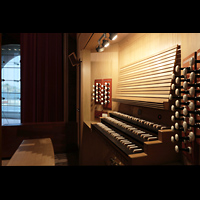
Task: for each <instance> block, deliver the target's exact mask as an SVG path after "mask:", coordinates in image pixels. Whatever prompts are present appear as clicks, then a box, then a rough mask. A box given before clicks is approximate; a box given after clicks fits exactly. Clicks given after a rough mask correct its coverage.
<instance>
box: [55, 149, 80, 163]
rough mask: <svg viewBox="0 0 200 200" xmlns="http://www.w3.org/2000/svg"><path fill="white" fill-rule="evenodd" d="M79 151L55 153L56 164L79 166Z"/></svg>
mask: <svg viewBox="0 0 200 200" xmlns="http://www.w3.org/2000/svg"><path fill="white" fill-rule="evenodd" d="M77 165H78V153H76V152H71V153H60V154H55V166H77Z"/></svg>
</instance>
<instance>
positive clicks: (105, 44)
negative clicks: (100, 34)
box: [102, 33, 110, 47]
mask: <svg viewBox="0 0 200 200" xmlns="http://www.w3.org/2000/svg"><path fill="white" fill-rule="evenodd" d="M104 38H105V39H104V40H103V43H102V46H103V47H108V46H109V45H110V41H109V39H107V38H106V33H104Z"/></svg>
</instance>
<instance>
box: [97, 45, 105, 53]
mask: <svg viewBox="0 0 200 200" xmlns="http://www.w3.org/2000/svg"><path fill="white" fill-rule="evenodd" d="M96 51H97V52H103V51H104V47H102V46H100V45H98V47H97V48H96Z"/></svg>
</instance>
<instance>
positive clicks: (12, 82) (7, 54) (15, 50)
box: [1, 44, 21, 125]
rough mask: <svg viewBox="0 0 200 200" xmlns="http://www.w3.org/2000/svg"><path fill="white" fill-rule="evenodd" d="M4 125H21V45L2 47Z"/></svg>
mask: <svg viewBox="0 0 200 200" xmlns="http://www.w3.org/2000/svg"><path fill="white" fill-rule="evenodd" d="M1 56H2V58H1V81H2V82H1V95H2V104H1V106H2V125H5V124H15V123H21V67H20V66H21V65H20V45H19V44H8V45H2V46H1Z"/></svg>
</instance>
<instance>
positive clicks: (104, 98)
mask: <svg viewBox="0 0 200 200" xmlns="http://www.w3.org/2000/svg"><path fill="white" fill-rule="evenodd" d="M109 86H110V83H107V82H105V85H103V84H101V83H96V85H93V94H92V95H93V97H92V99H93V100H95V102H96V103H100V104H101V105H106V104H109V103H110V87H109Z"/></svg>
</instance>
